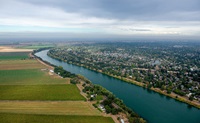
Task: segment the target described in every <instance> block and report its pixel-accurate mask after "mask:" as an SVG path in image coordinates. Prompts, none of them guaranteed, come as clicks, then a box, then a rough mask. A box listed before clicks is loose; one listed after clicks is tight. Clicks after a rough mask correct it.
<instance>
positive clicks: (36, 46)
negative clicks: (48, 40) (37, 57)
mask: <svg viewBox="0 0 200 123" xmlns="http://www.w3.org/2000/svg"><path fill="white" fill-rule="evenodd" d="M46 47H54V45H28V46H22V47H19V48H22V49H39V48H46Z"/></svg>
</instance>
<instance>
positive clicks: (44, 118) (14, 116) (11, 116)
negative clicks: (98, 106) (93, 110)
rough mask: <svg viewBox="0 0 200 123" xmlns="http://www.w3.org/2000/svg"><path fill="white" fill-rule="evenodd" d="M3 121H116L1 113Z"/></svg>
mask: <svg viewBox="0 0 200 123" xmlns="http://www.w3.org/2000/svg"><path fill="white" fill-rule="evenodd" d="M0 119H1V122H3V123H27V122H28V123H114V121H113V120H112V118H110V117H102V116H73V115H33V114H12V113H0Z"/></svg>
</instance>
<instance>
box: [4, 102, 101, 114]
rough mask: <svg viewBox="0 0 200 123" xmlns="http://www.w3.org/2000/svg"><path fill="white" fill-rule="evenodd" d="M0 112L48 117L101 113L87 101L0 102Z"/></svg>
mask: <svg viewBox="0 0 200 123" xmlns="http://www.w3.org/2000/svg"><path fill="white" fill-rule="evenodd" d="M0 107H1V108H0V112H4V113H20V114H48V115H90V116H99V115H101V112H100V111H99V110H95V109H94V107H93V106H92V105H91V104H90V103H88V102H86V101H0Z"/></svg>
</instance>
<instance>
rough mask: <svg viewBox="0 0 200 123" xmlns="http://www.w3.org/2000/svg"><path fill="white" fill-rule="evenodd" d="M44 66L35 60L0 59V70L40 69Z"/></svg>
mask: <svg viewBox="0 0 200 123" xmlns="http://www.w3.org/2000/svg"><path fill="white" fill-rule="evenodd" d="M42 68H46V66H44V65H43V64H40V63H39V62H38V61H36V60H30V59H26V60H0V70H20V69H42Z"/></svg>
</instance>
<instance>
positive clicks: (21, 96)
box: [0, 84, 85, 101]
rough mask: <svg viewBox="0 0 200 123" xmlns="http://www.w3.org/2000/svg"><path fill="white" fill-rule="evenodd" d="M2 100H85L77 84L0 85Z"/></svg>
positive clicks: (0, 97)
mask: <svg viewBox="0 0 200 123" xmlns="http://www.w3.org/2000/svg"><path fill="white" fill-rule="evenodd" d="M0 100H52V101H53V100H85V98H84V97H83V96H82V95H81V94H80V92H79V90H78V88H77V87H76V85H71V84H68V85H67V84H65V85H0Z"/></svg>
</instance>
